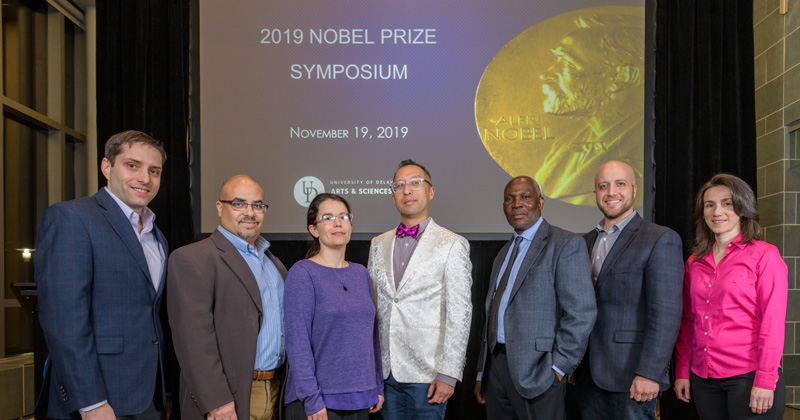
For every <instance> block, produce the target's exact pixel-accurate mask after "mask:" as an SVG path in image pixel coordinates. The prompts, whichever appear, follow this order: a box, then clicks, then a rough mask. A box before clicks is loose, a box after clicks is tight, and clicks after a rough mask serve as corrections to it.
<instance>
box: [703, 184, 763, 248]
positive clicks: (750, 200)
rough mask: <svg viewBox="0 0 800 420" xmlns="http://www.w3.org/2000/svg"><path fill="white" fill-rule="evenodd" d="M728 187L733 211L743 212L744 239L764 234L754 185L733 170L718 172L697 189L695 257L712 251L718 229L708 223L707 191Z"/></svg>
mask: <svg viewBox="0 0 800 420" xmlns="http://www.w3.org/2000/svg"><path fill="white" fill-rule="evenodd" d="M714 187H725V188H727V189H728V190H729V191H730V192H731V201H732V202H733V211H734V212H735V213H736V215H737V216H739V227H740V229H741V231H742V243H745V244H748V243H750V242H752V241H753V240H754V239H756V240H760V239H761V235H762V230H761V225H759V224H758V219H759V217H758V204H757V202H756V195H755V194H754V193H753V189H752V188H750V186H749V185H747V183H746V182H744V181H742V179H741V178H739V177H738V176H735V175H731V174H716V175H714V176H713V177H711V180H709V181H708V182H706V183H705V184H703V186H702V187H701V188H700V191H699V192H698V193H697V198H696V199H695V206H694V225H695V236H694V247H693V248H692V252H694V253H695V254H697V257H696V258H695V259H700V258H703V257H705V256H706V255H708V253H709V252H711V246H712V245H713V244H714V232H712V231H711V228H709V227H708V225H707V224H706V220H705V217H704V215H703V209H704V204H705V194H706V191H708V190H709V189H711V188H714Z"/></svg>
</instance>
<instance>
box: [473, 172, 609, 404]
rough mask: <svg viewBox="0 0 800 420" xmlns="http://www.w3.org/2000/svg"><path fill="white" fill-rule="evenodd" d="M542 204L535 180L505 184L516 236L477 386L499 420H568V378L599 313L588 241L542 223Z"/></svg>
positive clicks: (496, 272)
mask: <svg viewBox="0 0 800 420" xmlns="http://www.w3.org/2000/svg"><path fill="white" fill-rule="evenodd" d="M543 206H544V197H543V196H542V191H541V189H540V187H539V184H538V183H536V181H534V180H533V179H531V178H530V177H527V176H520V177H516V178H514V179H512V180H511V181H510V182H509V183H508V184H507V185H506V188H505V190H504V194H503V211H504V212H505V215H506V219H507V220H508V223H509V224H510V225H511V227H513V228H514V238H513V240H512V241H510V242H509V243H508V244H506V246H505V247H503V249H502V250H500V253H499V254H497V258H495V260H494V265H493V267H492V274H491V277H490V278H489V281H490V283H489V286H490V292H489V293H488V294H487V297H486V307H485V310H486V319H487V325H486V327H485V328H484V337H483V340H482V346H481V356H480V357H479V359H478V360H479V365H478V372H481V373H480V374H479V375H481V377H480V378H479V381H478V383H476V386H475V394H476V397H477V399H478V402H481V403H483V402H485V403H486V412H487V418H489V419H493V420H494V419H528V420H536V419H547V420H551V419H554V420H558V419H564V418H565V417H566V414H565V409H564V397H565V394H566V382H567V380H566V379H564V376H567V375H569V374H571V373H572V372H573V371H574V370H575V368H576V367H577V366H578V363H579V362H580V359H581V356H583V353H584V351H585V350H586V343H587V341H588V339H589V332H590V331H591V330H592V326H593V325H594V321H595V316H596V315H597V309H596V307H595V301H594V292H593V291H592V283H591V279H590V266H589V262H588V255H587V253H586V248H585V246H584V243H583V241H581V238H580V236H578V235H576V234H574V233H571V232H567V231H565V230H563V229H559V228H557V227H555V226H551V225H550V224H549V223H547V221H545V220H544V219H543V218H541V211H542V207H543ZM480 379H482V380H480Z"/></svg>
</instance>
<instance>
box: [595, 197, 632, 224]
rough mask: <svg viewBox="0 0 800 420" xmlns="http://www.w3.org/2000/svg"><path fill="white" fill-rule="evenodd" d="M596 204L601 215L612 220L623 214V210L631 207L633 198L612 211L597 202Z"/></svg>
mask: <svg viewBox="0 0 800 420" xmlns="http://www.w3.org/2000/svg"><path fill="white" fill-rule="evenodd" d="M597 204H598V205H597V207H599V208H600V212H601V213H603V216H605V217H606V219H608V220H614V219H616V218H617V217H619V216H622V215H623V214H625V212H627V211H628V210H630V209H631V208H633V200H629V201H627V202H624V203H623V205H622V206H621V207H620V208H619V209H617V210H616V211H614V212H610V211H608V210H606V208H605V207H603V206H602V205H601V204H600V203H597Z"/></svg>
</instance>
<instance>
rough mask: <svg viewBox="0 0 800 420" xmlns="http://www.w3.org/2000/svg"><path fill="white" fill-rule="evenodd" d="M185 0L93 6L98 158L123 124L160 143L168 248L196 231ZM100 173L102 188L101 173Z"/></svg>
mask: <svg viewBox="0 0 800 420" xmlns="http://www.w3.org/2000/svg"><path fill="white" fill-rule="evenodd" d="M189 6H190V2H189V0H138V1H129V0H103V1H99V2H97V9H96V10H97V143H98V156H97V158H98V160H99V159H101V158H102V157H103V145H104V144H105V142H106V140H107V139H108V138H109V137H110V136H111V135H113V134H115V133H119V132H121V131H125V130H139V131H143V132H145V133H148V134H150V135H151V136H153V137H155V138H156V139H158V140H161V141H162V142H164V146H165V148H166V151H167V162H166V165H165V166H164V171H163V172H162V175H161V188H160V190H159V192H158V195H156V198H155V199H154V200H153V201H152V202H151V203H150V205H149V207H150V208H151V209H152V210H153V212H155V214H156V224H157V225H158V227H159V229H161V230H162V232H163V233H164V235H165V236H166V237H167V241H168V242H169V247H170V251H171V250H173V249H175V248H178V247H180V246H183V245H186V244H188V243H191V242H192V240H193V235H194V229H193V227H192V212H191V204H190V194H189V191H190V190H189V188H190V182H189V181H190V180H189V164H188V152H187V126H188V77H189V72H188V63H189V48H188V45H189V34H190V32H189ZM98 176H99V179H100V182H99V184H100V185H99V187H102V186H104V185H105V184H106V180H105V178H104V177H103V175H102V174H99V175H98ZM167 293H168V292H167ZM161 317H162V324H163V327H164V338H165V352H164V370H165V380H166V386H167V391H170V392H173V394H174V395H175V397H174V401H175V404H174V410H173V412H172V417H171V418H172V419H178V420H179V419H180V410H179V409H178V405H179V404H178V403H177V402H178V398H177V396H178V392H177V386H178V377H179V372H180V370H179V368H178V363H177V359H176V358H175V355H174V351H173V350H172V339H171V333H170V330H169V321H168V314H167V313H166V305H164V306H163V307H162V311H161Z"/></svg>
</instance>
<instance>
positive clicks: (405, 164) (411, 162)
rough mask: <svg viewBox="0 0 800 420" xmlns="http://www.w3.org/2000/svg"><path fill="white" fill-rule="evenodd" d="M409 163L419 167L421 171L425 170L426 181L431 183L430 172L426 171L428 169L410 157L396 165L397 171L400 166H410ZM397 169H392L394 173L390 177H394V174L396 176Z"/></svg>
mask: <svg viewBox="0 0 800 420" xmlns="http://www.w3.org/2000/svg"><path fill="white" fill-rule="evenodd" d="M411 165H414V166H419V168H420V169H422V172H425V175H426V176H427V177H428V182H430V183H431V185H433V178H431V173H430V172H428V170H427V169H425V167H424V166H422V165H420V164H419V163H417V162H414V161H413V160H411V159H406V160H404V161H402V162H400V165H398V166H397V171H399V170H400V168H402V167H404V166H411ZM397 171H394V175H393V176H392V179H394V177H396V176H397Z"/></svg>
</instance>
